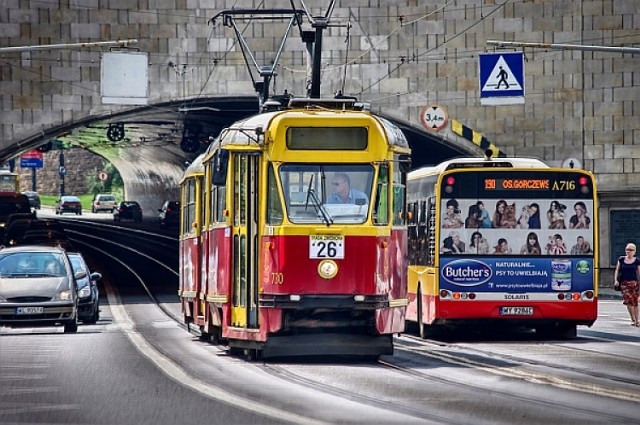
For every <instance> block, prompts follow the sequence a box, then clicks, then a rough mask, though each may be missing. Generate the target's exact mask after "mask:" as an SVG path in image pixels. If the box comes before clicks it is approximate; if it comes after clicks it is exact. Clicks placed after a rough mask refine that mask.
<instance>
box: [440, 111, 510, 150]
mask: <svg viewBox="0 0 640 425" xmlns="http://www.w3.org/2000/svg"><path fill="white" fill-rule="evenodd" d="M451 130H453V132H454V133H456V134H457V135H458V136H462V137H464V138H465V139H467V140H469V141H471V142H473V143H474V144H475V145H477V146H478V147H480V149H482V150H483V151H484V152H486V151H487V149H491V152H492V155H491V156H492V157H493V158H506V156H507V154H506V153H504V152H502V151H501V150H500V149H498V148H497V147H496V145H494V144H493V143H491V142H489V140H487V138H486V137H484V136H483V135H482V133H478V132H477V131H474V130H472V129H471V128H469V127H467V126H466V125H464V124H462V123H461V122H460V121H458V120H455V119H454V120H451Z"/></svg>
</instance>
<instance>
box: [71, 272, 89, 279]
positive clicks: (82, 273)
mask: <svg viewBox="0 0 640 425" xmlns="http://www.w3.org/2000/svg"><path fill="white" fill-rule="evenodd" d="M74 277H75V278H76V280H80V279H84V278H85V277H87V272H85V271H79V272H78V273H76V274H75V275H74Z"/></svg>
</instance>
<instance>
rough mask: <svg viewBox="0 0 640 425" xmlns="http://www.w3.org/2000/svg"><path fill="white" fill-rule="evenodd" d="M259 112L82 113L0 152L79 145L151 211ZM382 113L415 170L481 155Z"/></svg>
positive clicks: (252, 105)
mask: <svg viewBox="0 0 640 425" xmlns="http://www.w3.org/2000/svg"><path fill="white" fill-rule="evenodd" d="M257 112H258V101H257V98H256V97H255V96H220V97H207V98H198V99H191V100H188V101H186V102H185V101H172V102H163V103H157V104H154V105H147V106H143V107H136V108H130V109H128V110H126V111H122V112H118V113H110V114H100V115H94V116H85V117H82V118H80V119H77V120H75V121H73V122H68V123H65V124H64V125H60V126H57V127H53V128H51V129H49V130H47V131H46V132H41V133H34V134H32V135H30V136H28V137H27V138H26V139H24V140H21V141H20V142H19V143H16V144H14V145H12V146H5V147H4V148H3V151H2V156H4V157H11V156H14V155H16V154H18V153H20V152H21V151H24V150H26V149H31V148H35V147H38V146H40V145H43V144H45V143H46V142H48V141H49V140H53V139H55V140H60V141H63V142H66V144H70V145H73V146H78V147H81V148H82V149H85V150H88V151H90V152H92V153H94V154H96V155H99V156H101V157H103V158H105V159H106V160H108V161H109V162H111V163H112V164H113V165H114V167H115V168H116V169H117V170H118V172H119V173H120V175H121V176H122V178H123V181H124V185H125V194H126V196H127V197H128V198H130V199H136V200H138V201H139V202H140V203H141V204H142V206H143V209H144V210H145V211H148V212H153V211H155V210H156V208H157V205H159V203H161V201H162V200H164V199H175V198H177V197H178V182H179V179H180V177H181V175H182V173H183V171H184V169H185V167H186V164H188V163H190V162H191V161H192V160H193V159H194V158H195V157H196V156H197V155H198V154H199V153H200V152H202V151H203V149H205V148H206V146H207V145H208V141H209V138H210V137H215V136H217V135H218V134H219V132H220V131H221V130H222V128H223V127H225V126H228V125H230V124H231V123H233V122H234V121H237V120H239V119H242V118H244V117H246V116H249V115H252V114H255V113H257ZM381 116H383V117H385V118H387V119H389V120H390V121H392V122H394V123H395V124H396V125H398V126H399V127H400V128H401V129H402V130H403V131H404V133H405V134H406V136H407V138H408V140H409V144H410V146H411V148H412V150H413V152H414V153H413V155H412V156H413V158H412V163H413V168H418V167H421V166H425V165H433V164H437V163H439V162H441V161H443V160H446V159H449V158H452V157H455V156H467V155H477V154H479V153H480V152H478V149H477V146H475V145H473V144H472V143H469V142H467V141H465V140H464V139H462V138H460V137H457V136H455V135H454V134H453V133H451V132H450V130H445V131H443V132H442V133H434V132H431V131H428V130H425V129H422V128H420V127H416V126H414V125H412V124H411V123H409V122H407V121H402V120H399V119H397V118H395V117H393V116H388V115H383V114H381ZM111 126H121V127H120V130H119V131H118V132H116V133H117V135H118V136H119V137H118V138H120V137H121V139H119V140H113V137H110V134H109V133H110V132H109V130H110V127H111ZM120 131H121V132H120ZM111 136H113V133H112V134H111ZM187 138H189V139H192V141H195V142H196V143H197V149H196V150H195V151H193V152H185V151H184V150H183V149H182V147H181V142H183V141H184V140H185V139H187Z"/></svg>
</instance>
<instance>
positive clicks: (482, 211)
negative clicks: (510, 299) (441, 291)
mask: <svg viewBox="0 0 640 425" xmlns="http://www.w3.org/2000/svg"><path fill="white" fill-rule="evenodd" d="M593 208H594V203H593V200H591V199H585V198H584V197H583V198H573V199H571V198H562V199H549V198H546V199H545V198H534V199H531V198H529V199H522V198H509V197H505V198H502V199H481V200H478V199H477V198H476V199H456V198H443V199H442V201H441V205H440V235H439V248H440V274H441V277H442V279H441V287H442V288H445V289H452V290H460V289H462V287H468V286H472V287H473V290H474V291H496V292H507V291H508V292H548V291H572V292H575V291H583V290H587V289H593V248H592V247H593V226H592V223H591V221H592V220H591V212H592V211H593Z"/></svg>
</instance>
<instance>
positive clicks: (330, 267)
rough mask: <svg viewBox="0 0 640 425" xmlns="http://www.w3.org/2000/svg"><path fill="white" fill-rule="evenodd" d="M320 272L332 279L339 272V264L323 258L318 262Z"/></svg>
mask: <svg viewBox="0 0 640 425" xmlns="http://www.w3.org/2000/svg"><path fill="white" fill-rule="evenodd" d="M318 274H319V275H320V277H321V278H323V279H332V278H334V277H335V275H336V274H338V265H337V264H336V262H335V261H333V260H322V261H321V262H320V264H318Z"/></svg>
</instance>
